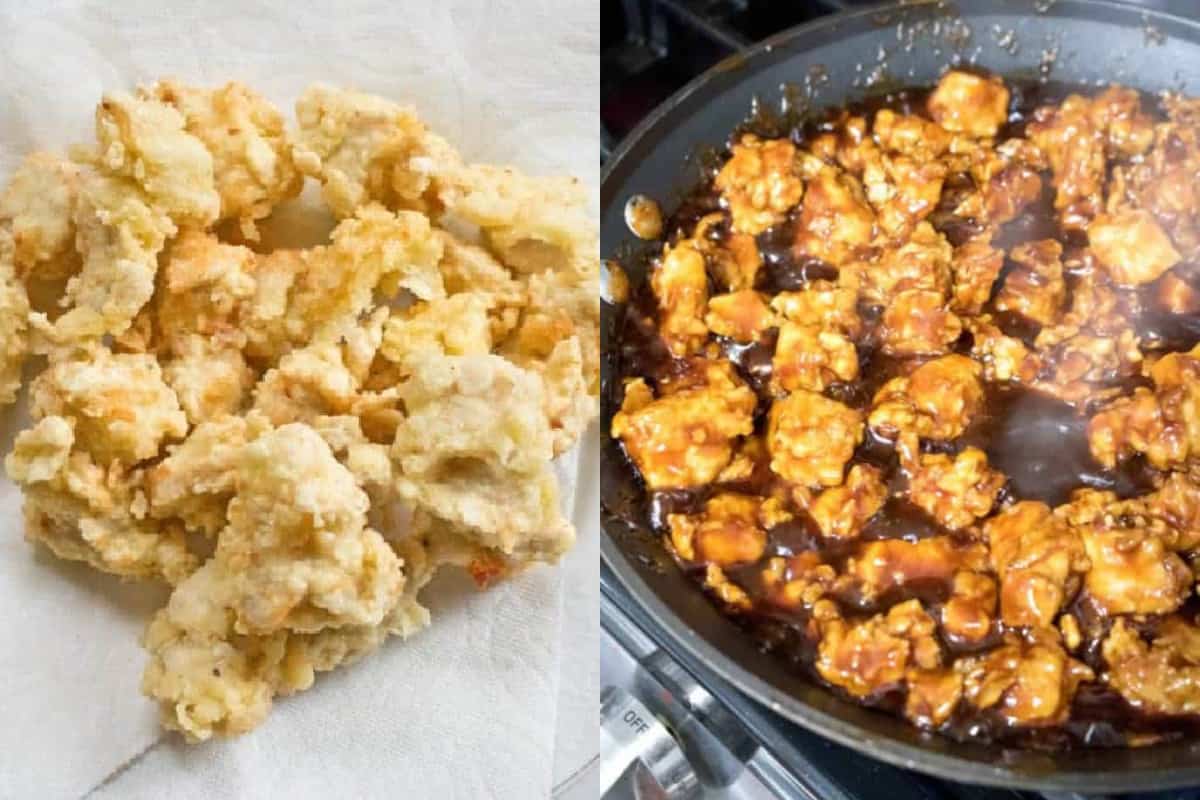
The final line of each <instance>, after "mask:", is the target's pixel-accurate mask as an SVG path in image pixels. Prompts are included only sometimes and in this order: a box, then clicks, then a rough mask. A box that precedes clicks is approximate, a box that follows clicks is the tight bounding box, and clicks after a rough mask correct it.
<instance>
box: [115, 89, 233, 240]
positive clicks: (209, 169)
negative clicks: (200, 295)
mask: <svg viewBox="0 0 1200 800" xmlns="http://www.w3.org/2000/svg"><path fill="white" fill-rule="evenodd" d="M96 140H97V142H98V143H99V150H98V153H97V157H96V161H97V165H98V166H100V167H101V168H103V169H105V170H106V171H108V173H109V174H111V175H115V176H121V177H125V178H129V179H130V180H132V181H134V182H136V183H137V184H138V186H140V187H141V188H142V190H143V191H144V192H145V193H146V196H147V198H149V200H150V202H151V203H152V204H153V205H154V206H155V208H157V209H159V210H161V211H163V212H164V213H166V214H167V215H168V216H170V218H171V219H172V220H173V221H174V222H176V223H177V224H182V223H194V224H197V225H208V224H210V223H212V222H213V221H215V220H216V219H217V214H218V213H219V211H220V208H221V198H220V195H218V194H217V190H216V188H215V185H214V179H213V160H212V156H210V155H209V153H208V150H206V149H205V148H204V143H203V142H201V141H200V140H199V139H197V138H196V137H195V136H192V135H191V134H189V133H188V132H187V131H185V130H184V119H183V117H182V116H181V115H180V114H179V112H177V111H176V110H175V109H173V108H171V107H170V106H168V105H166V104H165V103H160V102H158V101H157V100H152V99H147V98H141V99H139V98H136V97H133V96H132V95H129V94H127V93H125V92H116V93H112V94H106V95H105V96H104V98H103V99H102V100H101V101H100V105H99V107H97V109H96Z"/></svg>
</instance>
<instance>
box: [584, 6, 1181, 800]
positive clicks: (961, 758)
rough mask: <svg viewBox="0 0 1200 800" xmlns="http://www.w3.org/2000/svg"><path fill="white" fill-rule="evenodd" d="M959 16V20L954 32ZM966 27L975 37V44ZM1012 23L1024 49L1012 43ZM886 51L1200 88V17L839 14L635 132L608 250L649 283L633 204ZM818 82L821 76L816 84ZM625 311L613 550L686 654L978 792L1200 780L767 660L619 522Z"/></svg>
mask: <svg viewBox="0 0 1200 800" xmlns="http://www.w3.org/2000/svg"><path fill="white" fill-rule="evenodd" d="M1046 6H1049V8H1045V7H1046ZM1037 9H1044V10H1041V11H1038V10H1037ZM948 14H955V15H957V16H958V17H960V18H961V22H960V23H954V22H953V20H952V19H950V18H949V17H948ZM961 23H965V24H966V25H967V26H969V29H970V32H971V35H970V37H969V39H966V40H965V41H964V37H963V27H962V24H961ZM898 26H899V30H898ZM1009 30H1011V31H1013V33H1014V37H1013V39H1012V40H1009V39H1007V38H1006V37H1005V36H1004V33H1005V32H1007V31H1009ZM948 32H949V33H948ZM1013 40H1015V41H1016V42H1017V46H1016V47H1013V46H1012V45H1011V41H1013ZM906 45H911V46H906ZM881 48H883V50H884V51H885V52H886V53H887V55H886V63H887V67H888V73H889V74H890V75H891V76H893V78H894V80H895V82H896V83H900V84H905V85H930V84H932V83H934V82H935V81H936V80H937V78H938V76H939V74H940V70H941V69H942V68H944V67H945V66H946V64H947V63H949V62H950V60H951V59H952V58H953V57H955V56H956V55H957V57H959V58H962V59H965V60H969V61H971V62H973V63H975V64H977V65H978V66H981V67H985V68H987V69H990V70H992V71H994V72H997V73H999V74H1001V75H1006V76H1016V77H1026V78H1029V77H1036V76H1037V75H1038V74H1039V71H1038V70H1039V67H1040V66H1041V67H1044V66H1046V65H1049V67H1050V77H1051V78H1052V79H1053V80H1055V81H1063V82H1067V83H1076V84H1079V83H1087V84H1097V83H1105V82H1108V81H1118V82H1121V83H1124V84H1127V85H1131V86H1135V87H1137V88H1140V89H1144V90H1151V91H1156V90H1162V89H1184V90H1190V91H1192V92H1196V91H1200V85H1196V84H1200V24H1197V23H1195V22H1191V21H1188V20H1185V19H1182V18H1179V17H1174V16H1170V15H1167V14H1162V13H1158V12H1154V11H1146V10H1145V9H1143V8H1137V7H1133V6H1127V5H1124V4H1120V3H1116V2H1111V0H1091V1H1089V0H1057V2H1053V3H1049V2H1046V0H1041V2H1035V0H978V1H977V2H974V1H964V2H960V3H957V4H954V5H952V6H951V7H950V8H947V4H946V3H945V2H940V3H937V4H934V3H918V4H916V5H913V4H908V5H903V6H884V7H876V8H874V9H867V10H858V11H853V12H849V13H845V14H840V15H836V16H832V17H826V18H824V19H821V20H818V21H816V22H813V23H810V24H806V25H802V26H800V27H798V28H794V29H791V30H788V31H785V32H783V33H780V34H778V35H776V36H774V37H772V38H770V39H768V40H766V41H764V42H762V43H760V44H759V45H757V46H756V47H754V48H753V49H751V50H750V51H748V52H746V53H742V54H738V55H736V56H733V57H731V58H730V59H727V60H726V61H723V62H721V63H720V64H717V65H716V66H715V67H713V68H712V69H711V70H709V71H708V72H707V73H705V74H703V75H701V76H700V77H699V78H697V79H696V80H694V81H692V82H691V83H690V84H688V85H687V86H685V87H684V88H683V89H681V90H680V91H679V92H678V93H676V94H675V95H674V96H673V97H671V98H670V99H669V100H667V101H666V102H665V103H663V105H661V106H660V107H659V108H658V109H656V110H655V111H654V112H653V113H652V114H651V115H650V116H649V117H647V118H646V119H645V120H644V121H643V122H642V123H641V124H640V125H639V126H638V127H637V128H636V129H635V130H634V131H633V132H632V133H631V134H630V135H629V136H628V137H627V138H626V140H625V141H624V142H623V143H622V145H621V146H620V147H619V148H618V150H617V151H616V152H615V153H614V154H613V157H612V158H611V159H610V160H609V161H608V163H607V164H606V166H605V169H604V172H603V176H602V186H601V194H600V201H601V236H602V243H603V245H602V249H603V251H604V255H605V257H606V258H614V257H617V256H618V255H620V256H621V263H622V265H623V266H624V267H625V268H626V270H627V272H628V274H629V278H630V281H631V282H632V283H633V284H634V285H637V284H638V283H639V282H640V281H641V280H642V279H643V278H644V270H645V260H644V259H640V258H637V257H633V256H632V255H631V254H632V253H633V252H634V250H631V248H634V247H635V246H636V242H635V240H633V237H632V236H631V234H630V233H629V232H628V230H627V229H626V227H625V224H624V221H623V211H624V204H625V201H626V200H627V198H629V197H630V196H631V195H633V194H637V193H644V194H647V195H649V196H651V197H654V198H657V199H658V200H659V201H660V202H661V203H662V204H663V207H664V210H665V211H667V212H668V213H669V212H670V211H672V210H673V206H672V202H673V201H672V195H671V192H672V191H682V190H685V189H687V188H688V186H689V184H690V183H694V181H695V178H696V177H697V175H698V173H697V172H696V171H695V169H694V165H695V164H696V162H697V160H698V159H697V157H696V154H697V152H698V151H699V150H701V149H703V148H704V147H706V146H707V147H709V148H714V147H715V148H720V147H721V146H722V144H723V142H724V141H725V139H726V137H727V136H728V135H729V133H730V131H731V130H732V129H733V128H734V127H735V126H736V125H737V124H738V123H739V122H741V121H743V120H744V119H745V117H746V115H747V112H748V110H749V109H750V108H751V104H752V102H753V101H754V99H755V98H756V97H758V98H760V99H761V100H762V101H763V102H772V101H773V100H777V99H778V98H779V97H780V96H781V92H780V87H781V85H784V84H803V82H804V79H805V77H806V76H809V85H810V86H812V87H813V88H815V89H816V93H815V97H814V100H815V104H816V105H818V106H828V105H840V104H842V103H843V102H845V101H847V100H853V99H857V98H861V97H862V96H863V95H864V94H866V93H868V92H870V91H871V88H869V87H867V86H866V85H865V84H866V83H867V81H866V80H864V76H866V75H869V74H870V72H871V71H872V70H873V69H874V68H875V66H876V63H877V59H878V57H879V54H880V52H881ZM1051 62H1052V63H1051ZM860 64H861V65H862V66H861V67H860V66H858V65H860ZM813 76H817V77H819V78H821V79H820V80H817V81H813V80H812V77H813ZM822 76H823V77H822ZM1189 79H1190V80H1191V83H1192V85H1191V86H1188V80H1189ZM875 90H876V91H878V90H879V89H878V87H876V89H875ZM689 173H690V175H689ZM619 316H620V314H619V312H618V309H616V308H614V307H613V306H611V305H609V304H608V303H605V304H604V306H603V309H602V329H601V337H602V344H603V347H604V351H605V362H604V365H603V387H602V396H601V408H602V426H603V430H604V431H605V436H604V437H602V438H603V440H604V447H603V451H602V455H601V518H602V524H603V529H604V535H603V538H602V541H601V553H602V558H603V559H604V561H605V562H606V563H607V564H608V565H609V567H610V568H611V569H612V570H613V572H614V573H615V574H616V575H617V577H618V578H619V579H620V580H621V581H622V583H623V584H624V585H625V587H626V588H627V589H628V591H629V592H630V593H631V594H632V595H633V597H634V598H635V599H636V600H637V601H638V602H639V603H640V604H641V605H642V607H643V608H644V609H645V611H646V612H647V613H648V614H649V615H650V616H651V617H652V618H654V619H655V620H656V621H657V622H658V623H659V624H660V625H661V626H662V628H663V629H664V630H666V631H667V634H668V635H669V636H671V637H672V639H674V640H675V641H674V644H675V645H676V646H677V647H681V648H683V649H685V650H686V651H688V652H690V654H691V655H693V656H694V657H696V658H698V659H700V660H701V661H702V662H704V663H706V664H707V665H709V666H710V667H711V668H712V669H713V670H714V671H715V672H716V673H717V674H718V675H720V676H721V677H722V678H724V679H725V680H727V681H728V682H730V683H731V684H732V685H734V686H735V687H737V688H738V689H740V690H741V691H743V692H744V693H746V694H747V695H749V696H751V697H753V698H754V699H756V700H758V701H759V702H761V703H763V704H764V705H766V706H767V707H769V708H771V709H774V710H775V711H777V712H778V713H780V714H783V715H784V716H785V717H787V718H789V719H791V720H792V721H794V722H796V723H798V724H799V725H801V726H803V727H805V728H808V729H810V730H812V731H815V732H816V733H819V734H821V735H824V736H826V737H828V738H829V739H832V740H834V741H837V742H840V743H841V744H844V745H847V746H849V747H852V748H854V749H855V750H858V751H860V752H862V753H865V754H867V755H869V756H872V757H874V758H878V759H880V760H882V761H886V762H889V763H891V764H894V765H897V766H901V767H906V768H909V769H915V770H918V771H921V772H926V773H929V774H932V775H936V776H939V777H943V778H949V779H952V780H957V781H963V782H967V783H979V784H991V785H997V786H1006V787H1021V788H1029V789H1040V790H1044V791H1075V792H1123V791H1137V790H1149V789H1165V788H1174V787H1179V786H1185V785H1193V786H1195V785H1200V742H1192V743H1187V742H1183V743H1175V744H1168V745H1160V746H1153V747H1145V748H1132V749H1119V750H1106V749H1079V750H1074V751H1066V752H1058V753H1046V752H1037V751H1029V750H1012V749H1005V748H1002V747H1000V746H987V745H982V744H970V743H960V742H955V741H951V740H949V739H946V738H943V737H940V736H935V735H930V734H924V733H921V732H920V731H918V730H916V729H915V728H913V727H911V726H909V725H908V724H907V723H906V722H904V721H902V720H900V719H897V718H894V717H892V716H890V715H887V714H883V713H880V712H876V711H871V710H869V709H865V708H862V707H859V706H857V705H854V704H852V703H849V702H846V701H844V700H841V699H839V698H838V697H836V696H835V695H833V694H832V693H830V692H828V691H827V690H825V689H822V688H821V687H819V686H817V685H815V684H813V683H811V682H810V681H808V680H807V679H806V678H804V677H803V676H801V675H798V674H796V673H795V672H793V671H790V670H789V669H788V668H787V667H786V666H785V665H784V664H783V662H782V661H779V660H776V659H774V658H773V657H771V656H769V655H766V654H764V653H762V652H760V651H759V649H758V648H757V646H756V645H755V643H754V641H753V640H752V639H751V637H750V636H748V635H747V634H746V633H745V632H744V631H742V630H741V629H739V628H738V627H737V626H736V625H735V624H734V623H733V622H731V621H730V620H729V619H728V618H726V617H725V616H724V615H722V614H721V613H720V612H719V611H718V610H717V609H716V608H715V607H714V606H713V605H712V604H711V603H710V602H709V601H708V600H707V599H706V598H705V597H704V595H703V594H702V593H701V592H700V591H699V590H698V587H697V586H696V584H695V583H694V582H693V581H692V580H690V579H688V578H687V577H685V576H684V574H683V573H682V572H681V571H680V570H679V569H678V568H676V566H675V565H674V564H673V563H672V562H671V560H670V558H669V556H668V555H667V554H666V552H665V551H664V549H663V548H662V546H661V544H660V543H659V539H658V537H657V536H656V535H654V534H652V533H650V532H649V531H648V530H646V529H645V528H640V527H639V526H638V525H636V524H631V523H629V522H628V521H627V520H626V519H622V518H621V517H622V515H620V514H618V513H615V512H616V511H617V509H619V508H622V507H627V506H628V504H629V502H630V498H631V497H633V496H634V495H636V493H637V492H638V489H637V487H636V486H635V483H634V479H633V477H632V475H631V474H630V469H629V467H628V466H627V464H626V462H625V460H624V458H623V456H622V454H621V452H620V449H619V447H618V446H617V445H616V444H615V443H614V442H613V441H612V439H611V438H610V437H609V436H608V430H609V424H610V422H611V420H612V415H613V413H614V412H615V411H616V397H617V394H616V390H617V388H618V387H617V386H616V384H617V379H616V374H617V372H616V371H617V364H616V363H615V359H616V347H615V344H616V335H615V331H616V329H617V321H618V319H619ZM625 516H627V515H625Z"/></svg>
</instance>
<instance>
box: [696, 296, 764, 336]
mask: <svg viewBox="0 0 1200 800" xmlns="http://www.w3.org/2000/svg"><path fill="white" fill-rule="evenodd" d="M704 324H705V326H706V327H707V328H708V329H709V330H710V331H712V332H713V333H715V334H717V335H718V336H726V337H728V338H730V339H733V340H734V341H735V342H743V343H748V342H757V341H760V340H761V339H762V337H763V334H764V333H766V331H767V329H768V328H772V327H775V326H777V325H778V324H779V320H778V319H777V318H776V316H775V314H774V313H772V311H771V309H770V308H769V307H768V306H767V302H766V300H765V299H764V297H763V295H761V294H759V293H758V292H756V291H753V290H752V289H742V290H741V291H737V292H730V293H729V294H719V295H717V296H716V297H713V298H711V299H710V300H709V301H708V313H707V314H705V315H704Z"/></svg>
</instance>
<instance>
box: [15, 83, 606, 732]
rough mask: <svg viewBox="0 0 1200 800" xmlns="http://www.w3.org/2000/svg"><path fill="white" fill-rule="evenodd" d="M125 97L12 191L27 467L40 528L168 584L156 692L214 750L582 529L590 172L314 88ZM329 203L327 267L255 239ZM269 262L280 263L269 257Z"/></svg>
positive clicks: (315, 252)
mask: <svg viewBox="0 0 1200 800" xmlns="http://www.w3.org/2000/svg"><path fill="white" fill-rule="evenodd" d="M296 116H297V120H298V123H299V126H298V128H292V127H289V126H288V125H287V124H286V123H285V120H284V118H283V116H282V115H281V114H280V112H279V111H278V110H277V109H276V108H275V107H274V106H272V105H271V104H270V103H269V102H268V101H267V100H266V99H265V98H263V97H262V96H260V95H258V94H256V93H255V92H253V91H251V90H250V89H248V88H246V87H244V86H242V85H240V84H237V83H230V84H228V85H226V86H223V87H220V88H215V89H203V88H193V87H190V86H185V85H181V84H179V83H177V82H173V81H162V82H159V83H157V84H155V85H153V86H149V87H145V88H141V89H139V90H138V91H137V92H136V93H133V94H129V93H113V94H109V95H106V96H105V97H104V98H103V100H102V102H101V103H100V105H99V106H98V108H97V110H96V116H95V120H96V125H95V128H96V142H95V143H94V144H92V145H86V146H78V147H75V148H73V149H72V150H71V151H70V154H69V157H60V156H58V155H53V154H50V153H34V154H32V155H30V156H29V157H28V158H26V159H25V161H24V162H23V163H22V164H21V165H20V167H19V168H18V169H17V171H16V173H15V174H14V175H13V176H12V180H11V183H10V184H9V185H8V187H7V189H6V190H5V191H4V192H3V194H2V195H0V345H2V347H0V400H2V401H4V402H12V401H13V400H14V399H15V397H16V394H17V391H18V389H19V386H20V383H21V374H22V368H23V365H25V364H26V361H27V356H32V358H29V363H30V364H38V365H39V366H44V369H43V370H42V371H41V372H40V374H38V375H37V376H36V377H35V378H33V380H32V383H31V384H30V386H29V409H30V412H31V415H32V418H33V423H34V424H33V426H32V427H31V428H29V429H28V430H25V431H23V432H21V433H20V434H19V435H18V436H17V439H16V443H15V446H14V448H13V451H12V453H11V454H9V455H8V457H7V459H6V462H5V465H6V467H7V471H8V474H9V476H10V477H11V478H12V479H13V480H14V481H16V482H17V483H18V484H19V485H20V487H21V489H22V491H23V493H24V516H25V527H26V535H27V537H28V538H29V539H30V540H32V541H35V542H37V543H39V544H41V545H44V546H46V547H47V548H49V549H50V550H51V551H53V552H54V553H55V554H57V555H58V556H60V557H63V558H67V559H73V560H79V561H85V562H87V563H88V564H90V565H92V566H93V567H95V568H96V569H99V570H103V571H104V572H108V573H112V574H114V575H118V576H121V577H122V578H125V579H151V580H152V579H161V580H164V581H166V582H167V583H169V584H171V586H172V587H173V591H172V593H171V596H170V600H169V602H168V604H167V606H166V607H165V608H163V609H162V610H161V611H159V612H158V613H157V614H156V615H155V617H154V619H153V620H152V622H151V623H150V625H149V628H148V630H147V631H146V634H145V637H144V645H145V647H146V649H147V651H148V653H149V664H148V666H147V667H146V671H145V674H144V678H143V690H144V691H145V692H146V694H148V695H149V696H150V697H152V698H154V699H155V700H156V701H157V702H158V703H159V705H160V706H161V710H162V719H163V722H164V724H165V725H166V726H167V727H169V728H174V729H178V730H180V731H182V732H183V733H184V734H186V735H187V737H188V738H189V739H204V738H207V737H209V736H211V735H212V734H213V733H218V734H235V733H240V732H243V731H246V730H248V729H250V728H252V727H254V726H255V725H257V724H258V723H260V722H261V721H262V720H263V718H264V716H265V715H266V714H267V712H268V710H269V709H270V706H271V703H272V698H273V697H274V696H275V695H277V694H289V693H291V692H295V691H299V690H302V689H306V688H308V687H309V686H310V685H311V684H312V683H313V679H314V673H315V672H320V671H323V670H330V669H333V668H334V667H336V666H338V665H339V664H343V663H346V662H349V661H351V660H353V659H355V658H357V657H359V656H361V655H362V654H364V653H366V652H368V651H370V650H371V649H373V648H375V647H377V646H378V645H379V644H380V643H381V642H383V641H384V640H385V639H386V638H387V637H388V636H390V635H393V634H396V635H399V636H408V635H410V634H412V633H413V632H415V631H417V630H419V629H420V628H422V627H423V626H425V625H427V624H428V622H429V614H428V612H427V611H426V609H425V608H423V607H422V606H421V604H420V603H419V601H418V592H419V591H420V590H421V588H422V587H423V586H424V585H425V584H426V583H427V582H428V581H429V580H430V578H431V576H432V575H433V574H434V571H435V570H436V569H437V568H438V567H440V566H442V565H445V564H455V565H460V566H464V567H466V568H467V569H468V570H470V572H471V574H472V575H473V577H474V578H475V579H476V581H477V582H478V583H479V584H480V585H484V586H486V585H487V584H489V583H491V582H494V581H496V580H498V579H500V578H502V577H504V576H506V575H509V574H511V573H513V572H515V571H516V570H519V569H521V568H522V567H524V566H526V565H529V564H532V563H536V562H553V561H555V560H556V559H557V558H558V557H559V556H560V555H561V554H562V553H563V552H564V551H566V550H567V549H568V548H569V547H570V546H571V544H572V542H573V539H574V530H573V528H572V525H571V523H570V522H569V521H568V520H567V519H566V518H565V517H564V516H563V513H562V511H561V509H560V505H559V487H558V482H557V479H556V477H555V473H554V471H553V470H552V467H551V461H552V459H553V458H554V457H555V456H557V455H559V454H561V453H563V452H565V451H567V450H568V449H570V448H571V447H572V446H573V445H574V444H575V442H576V441H577V440H578V439H579V437H580V435H581V434H582V433H583V432H584V430H585V429H586V428H587V427H588V425H589V424H590V422H591V420H592V419H593V418H594V417H595V415H596V413H597V411H598V402H597V396H598V390H599V340H598V325H599V300H598V272H599V270H598V266H599V263H598V255H597V250H598V235H597V231H596V227H595V223H594V221H593V218H592V216H591V214H590V212H589V208H588V195H587V192H586V189H585V188H584V186H583V185H582V184H581V183H580V182H579V181H577V180H575V179H572V178H567V177H562V178H557V177H555V178H536V177H530V176H527V175H524V174H522V173H520V172H518V171H516V170H514V169H510V168H502V167H495V166H489V165H485V164H475V163H469V162H466V161H464V159H463V158H462V157H461V156H460V155H459V153H458V152H457V151H456V150H455V149H454V148H453V147H452V146H451V145H450V144H449V143H448V142H447V141H445V140H444V139H442V138H441V137H439V136H438V135H436V134H435V133H433V132H432V131H430V130H429V129H428V128H427V127H426V126H425V125H424V124H423V123H422V122H421V120H420V119H418V117H417V116H416V114H415V113H414V111H413V110H412V109H411V108H408V107H405V106H401V105H398V104H396V103H393V102H390V101H388V100H385V99H382V98H379V97H374V96H370V95H366V94H361V93H358V92H354V91H346V90H341V89H335V88H332V87H328V86H323V85H316V86H313V87H311V88H309V89H308V90H306V91H305V92H304V94H303V95H302V96H301V97H300V99H299V101H298V102H297V104H296ZM306 177H311V178H314V179H316V180H317V181H319V183H320V187H321V196H322V198H323V201H324V204H325V205H326V206H327V207H328V209H329V211H330V212H332V214H333V216H334V217H335V218H336V220H337V226H336V228H335V229H334V230H333V232H332V234H331V235H330V237H329V241H328V243H326V244H322V245H320V246H316V247H311V248H308V249H274V250H268V249H266V248H259V247H258V244H259V241H260V232H259V227H258V223H260V222H261V221H262V220H264V219H265V218H266V217H268V216H269V215H271V214H272V211H273V210H274V209H275V208H276V207H277V206H279V205H280V204H281V203H285V202H287V201H289V200H291V199H292V198H296V197H297V196H298V195H299V194H300V192H301V189H302V187H303V185H304V181H305V178H306ZM256 248H258V249H256Z"/></svg>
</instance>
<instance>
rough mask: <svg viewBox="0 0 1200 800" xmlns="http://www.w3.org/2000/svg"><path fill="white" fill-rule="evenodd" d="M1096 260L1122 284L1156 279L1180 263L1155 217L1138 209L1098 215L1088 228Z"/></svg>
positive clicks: (1148, 281)
mask: <svg viewBox="0 0 1200 800" xmlns="http://www.w3.org/2000/svg"><path fill="white" fill-rule="evenodd" d="M1087 234H1088V243H1089V244H1090V245H1091V248H1092V252H1093V253H1095V255H1096V260H1097V261H1099V262H1100V264H1101V265H1102V266H1103V267H1104V268H1105V269H1106V270H1108V274H1109V275H1111V276H1112V279H1113V280H1114V281H1115V282H1116V283H1117V284H1119V285H1121V286H1137V285H1139V284H1143V283H1150V282H1151V281H1153V280H1156V279H1157V278H1159V277H1160V276H1161V275H1162V274H1163V273H1165V272H1166V271H1167V270H1169V269H1170V268H1171V267H1173V266H1175V265H1176V264H1178V263H1179V260H1180V255H1179V251H1177V250H1176V249H1175V246H1174V245H1173V244H1172V243H1171V239H1170V238H1169V237H1168V236H1167V234H1166V232H1165V231H1164V230H1163V229H1162V227H1161V226H1160V225H1159V224H1158V223H1157V222H1155V220H1154V216H1153V215H1152V214H1151V213H1150V212H1149V211H1145V210H1141V209H1137V210H1133V209H1130V210H1126V211H1122V212H1120V213H1117V214H1100V215H1098V216H1097V217H1096V218H1095V219H1093V220H1092V221H1091V224H1089V225H1088V229H1087Z"/></svg>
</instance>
